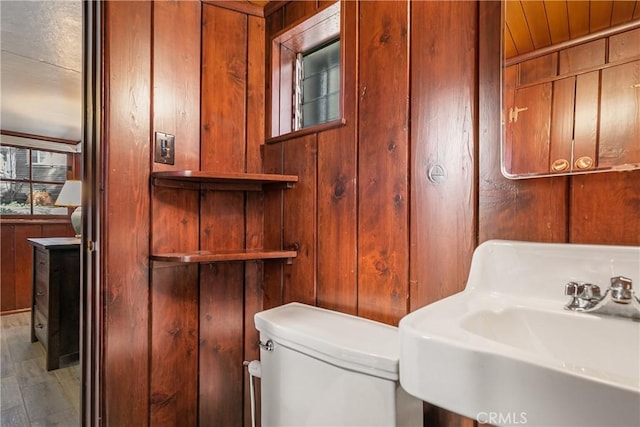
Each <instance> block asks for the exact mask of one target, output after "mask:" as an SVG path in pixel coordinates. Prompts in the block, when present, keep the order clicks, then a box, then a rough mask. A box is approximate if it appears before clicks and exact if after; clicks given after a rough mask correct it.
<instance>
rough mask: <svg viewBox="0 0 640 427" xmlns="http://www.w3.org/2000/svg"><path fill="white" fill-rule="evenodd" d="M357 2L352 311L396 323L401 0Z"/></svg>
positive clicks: (405, 303) (404, 183)
mask: <svg viewBox="0 0 640 427" xmlns="http://www.w3.org/2000/svg"><path fill="white" fill-rule="evenodd" d="M359 6H360V13H359V32H360V48H359V52H358V55H359V57H358V61H359V79H360V82H359V90H358V92H359V94H360V104H359V112H358V124H359V131H358V147H359V159H358V170H359V172H358V193H359V200H358V315H359V316H363V317H367V318H371V319H374V320H378V321H382V322H385V323H389V324H397V322H398V321H399V320H400V318H401V317H402V316H403V315H405V314H406V313H407V310H408V307H409V287H408V278H409V277H408V275H409V262H408V259H409V242H408V236H409V230H408V227H409V188H408V166H409V165H408V156H409V134H408V129H409V123H408V122H409V112H408V109H409V105H408V99H409V58H408V43H409V41H408V25H409V22H408V10H407V8H408V3H404V2H402V3H400V2H392V1H380V2H361V3H360V5H359Z"/></svg>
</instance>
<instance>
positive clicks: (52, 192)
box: [29, 183, 67, 215]
mask: <svg viewBox="0 0 640 427" xmlns="http://www.w3.org/2000/svg"><path fill="white" fill-rule="evenodd" d="M60 190H62V184H38V183H34V184H33V191H32V193H31V196H30V198H29V199H30V201H31V203H32V205H33V213H34V215H66V214H67V208H66V207H64V206H55V205H54V203H55V201H56V199H57V198H58V195H59V194H60Z"/></svg>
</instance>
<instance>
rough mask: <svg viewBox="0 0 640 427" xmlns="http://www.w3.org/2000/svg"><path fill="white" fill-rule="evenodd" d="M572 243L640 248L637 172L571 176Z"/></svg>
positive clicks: (639, 206)
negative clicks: (639, 246)
mask: <svg viewBox="0 0 640 427" xmlns="http://www.w3.org/2000/svg"><path fill="white" fill-rule="evenodd" d="M570 213H571V217H570V222H569V224H570V235H569V241H570V242H571V243H594V244H606V245H634V246H638V245H640V170H635V171H632V172H606V173H596V174H590V175H576V176H573V177H571V199H570Z"/></svg>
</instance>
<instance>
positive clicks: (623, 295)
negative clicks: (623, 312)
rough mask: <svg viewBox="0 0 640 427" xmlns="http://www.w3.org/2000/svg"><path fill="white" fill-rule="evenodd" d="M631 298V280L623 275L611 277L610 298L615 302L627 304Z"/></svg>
mask: <svg viewBox="0 0 640 427" xmlns="http://www.w3.org/2000/svg"><path fill="white" fill-rule="evenodd" d="M632 298H633V282H632V281H631V279H629V278H627V277H624V276H616V277H612V278H611V299H612V300H614V301H615V302H618V303H622V304H628V303H630V302H631V300H632Z"/></svg>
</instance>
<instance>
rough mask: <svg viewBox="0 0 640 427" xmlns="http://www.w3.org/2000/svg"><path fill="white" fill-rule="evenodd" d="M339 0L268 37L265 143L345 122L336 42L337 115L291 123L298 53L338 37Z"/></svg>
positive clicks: (339, 30)
mask: <svg viewBox="0 0 640 427" xmlns="http://www.w3.org/2000/svg"><path fill="white" fill-rule="evenodd" d="M341 8H342V2H341V1H337V2H335V3H332V4H330V5H327V6H325V7H324V8H322V9H319V10H318V11H317V12H316V13H315V14H314V15H313V16H311V17H307V18H303V19H302V20H299V21H297V22H296V23H294V24H292V25H291V26H289V27H287V28H285V29H284V30H282V31H280V32H278V33H277V34H276V35H275V36H274V37H273V38H272V40H271V117H270V118H271V120H270V123H271V127H270V129H269V135H270V137H268V138H267V143H273V142H278V141H281V140H283V139H286V138H293V137H297V136H301V135H306V134H309V133H315V132H319V131H322V130H325V129H330V128H333V127H337V126H343V125H344V124H345V119H344V67H343V65H342V64H344V46H343V43H342V41H341V43H340V101H339V108H340V113H339V114H338V116H339V118H338V119H336V120H332V121H328V122H324V123H320V124H317V125H312V126H309V127H305V128H301V129H299V130H296V129H295V127H294V108H295V106H294V104H295V100H294V96H295V91H294V86H295V80H296V61H297V58H298V54H304V53H307V52H309V51H312V50H313V49H315V48H317V47H320V46H322V45H324V44H327V43H329V42H331V41H334V40H336V39H341V33H342V31H341V30H342V28H341V26H342V24H341V18H340V16H341V11H340V9H341Z"/></svg>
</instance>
